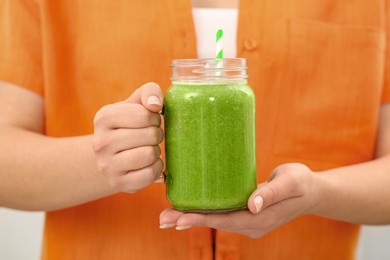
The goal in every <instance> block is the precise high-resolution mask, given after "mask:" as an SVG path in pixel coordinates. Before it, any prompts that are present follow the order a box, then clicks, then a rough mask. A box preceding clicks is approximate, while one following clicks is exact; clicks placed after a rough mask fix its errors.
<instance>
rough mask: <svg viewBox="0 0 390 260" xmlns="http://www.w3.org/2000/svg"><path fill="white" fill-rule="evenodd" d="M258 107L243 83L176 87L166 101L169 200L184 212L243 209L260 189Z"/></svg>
mask: <svg viewBox="0 0 390 260" xmlns="http://www.w3.org/2000/svg"><path fill="white" fill-rule="evenodd" d="M254 113H255V105H254V95H253V92H252V90H251V89H250V87H249V86H248V85H246V84H245V83H240V82H237V83H236V84H233V83H229V84H222V83H221V84H199V83H198V84H193V85H190V84H179V83H174V84H173V85H172V87H171V88H170V90H169V92H168V93H167V95H166V97H165V103H164V120H165V143H166V147H165V149H166V184H167V197H168V199H169V201H170V202H171V204H172V205H173V206H174V207H175V208H176V209H178V210H183V211H203V212H208V211H224V210H234V209H240V208H245V207H246V205H247V200H248V198H249V196H250V195H251V193H252V192H253V191H254V190H255V189H256V185H257V184H256V183H257V182H256V158H255V122H254V120H255V115H254Z"/></svg>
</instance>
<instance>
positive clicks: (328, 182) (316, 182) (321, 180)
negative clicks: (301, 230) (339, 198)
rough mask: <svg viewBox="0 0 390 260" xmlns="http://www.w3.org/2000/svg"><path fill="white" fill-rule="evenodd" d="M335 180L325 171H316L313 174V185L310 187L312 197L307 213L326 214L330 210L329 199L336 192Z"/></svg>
mask: <svg viewBox="0 0 390 260" xmlns="http://www.w3.org/2000/svg"><path fill="white" fill-rule="evenodd" d="M334 186H335V183H334V180H333V178H332V176H331V175H328V174H325V173H324V172H315V173H314V174H313V175H312V185H311V187H310V189H311V190H310V193H309V194H311V198H310V202H309V207H308V208H307V212H306V213H307V214H314V215H326V212H327V211H328V210H329V206H330V205H331V203H329V200H331V199H332V194H333V193H334V190H335V189H334Z"/></svg>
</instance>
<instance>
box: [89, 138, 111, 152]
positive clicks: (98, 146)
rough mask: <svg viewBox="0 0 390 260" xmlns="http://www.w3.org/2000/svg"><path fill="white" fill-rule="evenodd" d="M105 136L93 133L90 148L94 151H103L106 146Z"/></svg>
mask: <svg viewBox="0 0 390 260" xmlns="http://www.w3.org/2000/svg"><path fill="white" fill-rule="evenodd" d="M108 143H109V142H108V140H107V138H104V137H103V136H101V135H98V136H97V135H95V136H94V138H93V140H92V149H93V151H94V152H95V153H99V152H101V151H103V150H104V149H105V148H106V147H107V146H108Z"/></svg>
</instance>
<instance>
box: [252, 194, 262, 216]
mask: <svg viewBox="0 0 390 260" xmlns="http://www.w3.org/2000/svg"><path fill="white" fill-rule="evenodd" d="M253 202H254V203H255V207H256V213H259V212H260V210H261V207H262V206H263V198H262V197H261V196H256V197H255V199H254V200H253Z"/></svg>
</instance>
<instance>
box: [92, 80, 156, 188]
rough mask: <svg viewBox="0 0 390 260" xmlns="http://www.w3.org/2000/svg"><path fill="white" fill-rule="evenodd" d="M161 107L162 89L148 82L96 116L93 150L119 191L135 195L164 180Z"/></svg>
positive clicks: (105, 172) (101, 166)
mask: <svg viewBox="0 0 390 260" xmlns="http://www.w3.org/2000/svg"><path fill="white" fill-rule="evenodd" d="M162 104H163V96H162V93H161V89H160V87H159V86H158V85H157V84H155V83H146V84H145V85H143V86H142V87H140V88H138V89H137V90H136V91H135V92H134V93H133V94H132V95H131V96H130V97H129V98H128V99H126V100H125V101H122V102H119V103H115V104H110V105H107V106H104V107H103V108H101V109H100V110H99V111H98V112H97V113H96V116H95V119H94V126H95V131H94V137H93V149H94V151H95V155H96V160H97V165H98V169H99V171H100V172H101V173H102V174H103V175H104V176H105V177H106V178H107V180H108V182H109V183H110V184H111V186H113V187H114V188H115V189H116V190H117V191H123V192H128V193H133V192H136V191H138V190H140V189H142V188H144V187H146V186H148V185H149V184H151V183H153V182H155V181H157V182H158V181H161V180H162V179H161V178H160V175H161V171H162V169H163V162H162V160H161V158H160V148H159V144H160V143H161V141H162V140H163V131H162V129H161V127H160V125H161V117H160V114H159V111H161V109H162Z"/></svg>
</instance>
